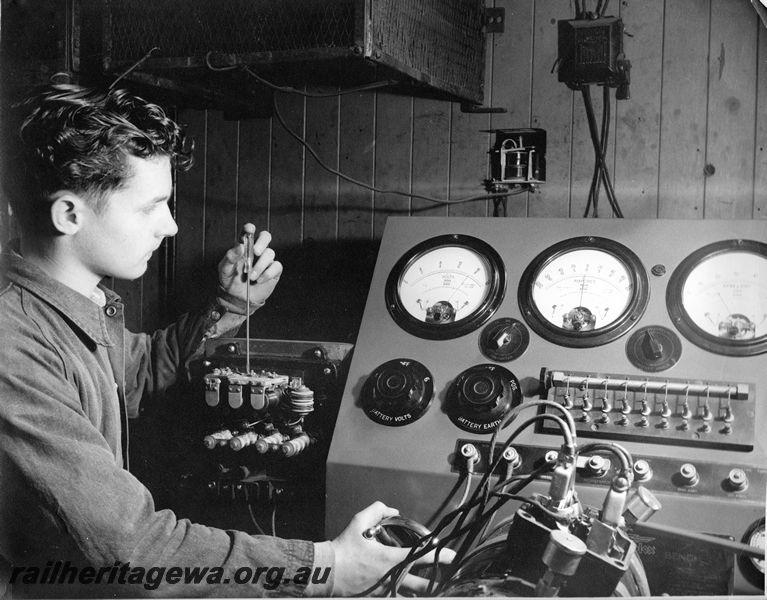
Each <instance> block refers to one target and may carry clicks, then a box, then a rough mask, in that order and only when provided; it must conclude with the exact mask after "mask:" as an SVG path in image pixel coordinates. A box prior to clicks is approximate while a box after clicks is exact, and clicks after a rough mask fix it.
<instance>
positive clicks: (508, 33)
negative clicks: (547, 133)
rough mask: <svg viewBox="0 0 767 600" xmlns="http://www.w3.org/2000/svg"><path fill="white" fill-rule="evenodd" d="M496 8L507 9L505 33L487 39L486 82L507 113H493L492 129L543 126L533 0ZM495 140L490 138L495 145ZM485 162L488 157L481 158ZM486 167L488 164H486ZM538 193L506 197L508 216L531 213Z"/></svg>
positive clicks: (490, 98)
mask: <svg viewBox="0 0 767 600" xmlns="http://www.w3.org/2000/svg"><path fill="white" fill-rule="evenodd" d="M495 5H496V7H498V8H504V9H505V10H506V22H505V26H504V32H503V33H497V34H491V35H490V36H489V39H488V53H487V61H488V62H489V65H488V70H489V76H488V77H489V81H488V82H486V84H485V98H486V100H485V102H486V103H487V104H489V105H490V106H493V107H495V106H497V107H501V108H504V109H505V110H506V112H505V113H494V114H491V115H490V127H491V129H519V128H525V127H543V126H542V125H540V124H539V123H531V118H532V117H531V113H532V108H531V104H530V94H531V90H532V76H533V72H532V64H533V24H534V16H535V12H534V6H535V2H534V0H517V1H512V0H496V3H495ZM493 142H494V140H493V139H491V140H489V142H488V143H489V145H492V144H493ZM482 158H483V160H485V163H487V162H488V157H487V156H486V155H485V156H483V157H482ZM485 168H486V169H487V167H485ZM538 197H539V194H538V193H533V194H529V193H527V192H524V193H522V194H518V195H514V196H509V198H508V199H507V200H506V203H507V214H508V216H509V217H526V216H528V211H529V207H528V203H529V202H537V201H538Z"/></svg>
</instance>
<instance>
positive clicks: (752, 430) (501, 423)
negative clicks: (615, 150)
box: [326, 217, 767, 596]
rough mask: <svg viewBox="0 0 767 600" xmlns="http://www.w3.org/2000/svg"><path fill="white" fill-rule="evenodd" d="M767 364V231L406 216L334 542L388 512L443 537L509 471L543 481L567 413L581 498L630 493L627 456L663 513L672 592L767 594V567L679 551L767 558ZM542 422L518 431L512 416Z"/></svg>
mask: <svg viewBox="0 0 767 600" xmlns="http://www.w3.org/2000/svg"><path fill="white" fill-rule="evenodd" d="M765 354H767V222H763V221H757V220H754V221H736V220H733V221H710V220H699V221H683V220H630V219H493V218H435V217H429V218H419V217H407V218H390V219H389V221H388V222H387V226H386V230H385V232H384V236H383V239H382V243H381V247H380V250H379V256H378V262H377V264H376V268H375V272H374V275H373V279H372V282H371V287H370V292H369V296H368V300H367V304H366V306H365V311H364V314H363V319H362V324H361V327H360V332H359V336H358V338H357V344H356V346H355V351H354V356H353V357H352V360H351V364H350V368H349V376H348V378H347V382H346V387H345V390H344V393H343V397H342V402H341V407H340V411H339V416H338V419H337V422H336V427H335V434H334V439H333V441H332V444H331V448H330V452H329V456H328V465H327V482H328V488H327V489H328V500H327V507H328V509H327V531H326V534H327V535H328V536H333V535H337V533H338V532H339V531H340V530H341V529H342V528H343V527H344V525H345V524H346V523H347V522H348V520H349V519H350V518H351V516H352V515H353V514H354V512H356V511H357V510H359V509H360V508H362V507H363V506H365V505H367V504H369V503H370V502H373V501H375V500H382V501H384V502H386V503H387V504H389V505H391V506H394V507H396V508H397V509H399V511H400V513H401V514H403V515H407V516H408V517H412V518H413V519H416V520H417V521H420V522H421V523H426V524H429V523H431V524H434V523H435V522H437V521H438V520H439V519H440V517H441V516H442V515H444V514H445V513H446V511H449V510H450V509H451V508H452V509H455V508H456V507H458V506H460V505H461V502H462V501H463V500H465V498H466V497H467V494H468V493H469V492H470V490H472V489H473V486H475V485H476V482H477V480H478V478H481V477H483V475H485V474H488V465H490V464H492V463H494V461H495V460H496V458H497V457H496V456H495V454H492V456H491V453H495V452H500V451H503V452H504V456H503V461H505V462H504V463H503V464H505V465H506V467H505V468H506V469H507V471H506V472H507V473H508V472H511V471H510V470H513V472H514V473H536V472H540V471H538V469H540V468H541V467H542V466H545V464H546V463H547V461H549V462H550V463H551V464H553V461H554V460H555V457H556V455H557V453H558V452H561V449H562V447H563V446H562V444H563V441H562V440H563V438H562V433H563V431H562V430H563V424H564V421H563V417H562V416H561V414H562V412H563V411H564V412H565V413H566V414H567V415H568V419H570V420H571V421H572V423H573V431H574V434H575V436H577V444H578V447H579V448H580V449H581V450H582V452H579V453H577V455H576V457H577V461H576V464H575V487H576V490H577V494H578V497H579V498H581V499H582V500H583V501H584V502H586V503H587V504H589V505H594V506H598V505H600V504H601V503H602V501H603V498H604V497H605V494H606V493H609V492H607V489H608V488H610V485H611V482H613V483H614V480H615V477H616V472H617V471H616V469H618V468H623V467H621V466H620V465H617V464H616V460H615V452H614V451H612V452H605V451H604V448H605V447H607V446H610V445H612V444H616V443H617V444H620V445H621V446H623V447H624V448H625V450H626V452H627V453H630V455H631V456H632V457H633V462H632V463H631V464H630V469H631V479H632V484H633V485H635V486H636V485H640V484H641V486H642V487H643V488H645V489H646V490H648V491H650V492H651V493H652V494H654V496H655V498H657V501H658V503H659V505H660V507H661V508H660V510H658V511H657V512H656V513H655V514H654V515H653V516H652V518H651V520H650V522H654V523H656V524H657V526H658V527H660V526H663V527H665V528H666V530H665V532H664V533H663V534H661V533H658V534H657V535H656V534H655V533H652V534H651V533H648V531H649V530H650V526H649V524H648V526H647V528H645V529H642V530H640V529H637V530H635V531H631V530H630V531H629V535H631V536H632V539H634V543H636V544H637V548H638V550H637V552H639V554H640V556H641V555H642V551H644V552H645V558H647V561H646V562H645V568H646V570H647V571H648V579H649V581H650V585H651V591H652V593H653V594H657V595H660V594H664V593H668V594H677V593H680V590H684V589H685V588H686V589H687V590H688V593H691V594H699V595H709V596H710V595H718V594H720V593H724V594H726V593H738V594H762V593H763V589H764V583H763V581H764V561H763V560H761V559H759V558H758V557H757V558H754V557H753V556H751V557H749V556H742V555H739V554H737V553H736V552H734V551H732V550H727V549H724V550H723V549H722V548H716V549H714V550H711V549H710V548H709V547H708V546H706V545H705V544H701V543H696V542H690V538H688V537H684V536H683V535H681V534H679V535H677V534H675V533H669V531H671V528H680V529H684V530H685V531H689V532H692V533H694V534H704V535H709V536H716V537H718V538H719V539H722V540H730V541H732V542H733V543H736V544H737V543H741V544H750V545H754V546H758V545H760V544H761V546H762V547H763V544H764V515H765V493H766V492H767V436H766V435H765V434H764V430H765V428H766V427H767V371H765V369H764V361H765V356H764V355H765ZM535 403H538V404H535ZM527 405H530V406H531V407H532V406H533V405H535V406H534V408H535V410H534V411H533V412H534V413H535V414H536V415H537V416H536V417H535V418H532V419H529V425H528V422H524V423H523V424H522V425H519V423H518V422H517V421H515V424H517V425H519V428H518V429H519V431H518V430H517V427H512V426H510V423H509V419H508V416H509V415H511V414H512V413H515V411H517V410H519V409H523V408H525V407H526V406H527ZM554 405H556V406H554ZM504 432H513V435H514V436H515V437H514V439H513V440H510V443H507V444H506V446H504V445H503V444H502V443H501V441H505V440H506V438H505V436H504ZM496 437H497V440H498V443H497V444H496V443H495V440H496ZM491 459H492V460H491ZM624 467H625V465H624ZM489 475H490V476H491V477H492V478H498V479H500V478H501V477H503V475H502V474H501V473H499V472H493V473H491V474H489ZM550 485H551V481H550V478H548V477H546V476H543V477H538V478H536V479H535V480H534V481H533V482H532V483H531V484H530V489H533V490H534V492H535V493H544V492H546V491H547V490H549V486H550ZM462 486H466V488H465V493H464V494H463V498H461V494H460V493H457V491H458V490H460V488H461V487H462ZM518 507H519V505H518V504H517V505H515V504H514V503H511V504H509V505H508V507H507V508H506V509H505V510H507V513H508V514H512V513H513V512H514V511H515V510H517V509H518ZM525 510H527V509H526V508H525ZM520 511H521V512H524V511H522V510H521V509H520ZM521 512H520V513H519V514H521ZM508 514H507V516H508ZM541 515H543V513H541ZM499 518H502V517H499ZM541 518H542V519H544V520H545V518H546V517H545V515H543V516H542V517H541ZM520 519H521V517H520V518H518V520H517V524H518V526H520V527H522V525H520V523H522V522H523V520H520ZM533 520H534V521H535V519H533ZM708 539H710V538H708ZM510 543H511V542H510ZM520 543H522V544H523V543H524V542H520ZM627 543H628V542H627ZM682 546H684V548H686V550H685V556H682V555H681V554H679V553H675V552H676V551H672V550H670V548H675V547H679V548H681V547H682ZM507 551H508V549H507ZM655 552H657V553H659V556H660V555H662V556H664V557H665V559H663V560H661V559H658V560H655V559H654V558H653V556H654V554H653V556H650V554H651V553H655ZM690 553H692V554H694V557H693V558H694V560H693V559H690V556H688V554H690ZM696 553H697V554H696ZM512 554H513V552H512ZM713 563H716V565H717V569H712V568H711V565H712V564H713ZM661 569H664V571H663V573H661V572H660V570H661ZM463 591H465V590H463Z"/></svg>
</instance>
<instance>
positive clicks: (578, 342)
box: [517, 236, 650, 348]
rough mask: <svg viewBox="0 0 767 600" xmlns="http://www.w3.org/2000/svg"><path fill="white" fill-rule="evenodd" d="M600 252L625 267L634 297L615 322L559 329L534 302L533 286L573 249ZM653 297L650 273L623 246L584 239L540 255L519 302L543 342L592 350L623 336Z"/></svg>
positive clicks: (523, 283)
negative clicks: (547, 267) (603, 325)
mask: <svg viewBox="0 0 767 600" xmlns="http://www.w3.org/2000/svg"><path fill="white" fill-rule="evenodd" d="M581 249H588V250H601V251H602V252H606V253H608V254H612V255H613V256H614V257H615V258H616V259H618V260H619V261H620V262H621V263H623V265H624V266H625V267H626V271H627V272H628V274H629V276H630V277H631V283H632V289H633V292H632V297H631V300H630V301H629V304H628V306H626V308H625V309H624V311H623V313H622V314H621V316H620V317H618V318H617V319H616V320H615V321H613V322H612V323H610V324H609V325H606V326H605V327H600V328H597V329H591V330H587V331H584V330H580V331H568V330H566V329H563V328H561V327H557V326H556V325H554V324H553V323H551V322H549V320H548V319H546V317H544V316H543V314H542V313H541V311H540V310H538V307H537V306H536V304H535V302H534V301H533V286H534V284H535V280H536V279H537V277H538V275H539V274H540V272H541V271H542V270H543V269H544V267H546V265H548V264H549V263H550V262H551V261H552V260H554V259H555V258H558V257H559V256H561V255H562V254H566V253H568V252H572V251H573V250H581ZM649 297H650V283H649V279H648V277H647V271H646V270H645V268H644V265H643V264H642V261H641V260H640V259H639V257H638V256H637V255H636V254H634V253H633V252H632V251H631V250H629V249H628V248H627V247H626V246H624V245H623V244H620V243H618V242H616V241H614V240H611V239H608V238H602V237H596V236H583V237H575V238H570V239H567V240H563V241H561V242H558V243H556V244H554V245H553V246H549V247H548V248H547V249H546V250H544V251H543V252H541V253H540V254H538V256H536V257H535V258H534V259H533V260H532V262H530V264H529V265H528V266H527V268H526V269H525V271H524V273H523V274H522V278H521V279H520V282H519V289H518V291H517V300H518V301H519V308H520V310H521V311H522V316H523V317H524V318H525V321H527V324H528V325H530V328H531V329H532V330H533V331H535V332H536V333H537V334H538V335H540V336H541V337H543V338H544V339H546V340H548V341H550V342H553V343H554V344H557V345H559V346H565V347H568V348H591V347H594V346H601V345H603V344H606V343H608V342H612V341H613V340H615V339H617V338H619V337H621V336H622V335H623V334H625V333H626V332H627V331H629V330H630V329H631V328H632V327H633V326H634V325H636V323H637V322H638V321H639V319H640V318H641V316H642V315H643V314H644V311H645V309H646V308H647V304H648V301H649Z"/></svg>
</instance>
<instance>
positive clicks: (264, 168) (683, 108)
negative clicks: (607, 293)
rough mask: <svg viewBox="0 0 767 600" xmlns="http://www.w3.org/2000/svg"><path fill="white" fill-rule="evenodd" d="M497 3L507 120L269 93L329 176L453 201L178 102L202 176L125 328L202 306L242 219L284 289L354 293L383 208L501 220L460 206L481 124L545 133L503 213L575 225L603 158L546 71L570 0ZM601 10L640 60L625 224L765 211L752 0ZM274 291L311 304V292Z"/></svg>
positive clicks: (477, 207) (473, 174)
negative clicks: (261, 243) (543, 154)
mask: <svg viewBox="0 0 767 600" xmlns="http://www.w3.org/2000/svg"><path fill="white" fill-rule="evenodd" d="M491 4H492V5H495V6H501V7H504V8H505V9H506V23H505V32H504V33H501V34H491V35H490V36H489V38H488V51H487V68H486V77H485V81H486V83H485V90H486V105H488V106H492V107H503V108H505V109H506V110H507V112H506V113H504V114H467V113H463V112H461V110H460V107H459V105H458V104H454V103H450V102H445V101H438V100H432V99H424V98H412V97H403V96H395V95H392V94H388V93H386V92H381V91H379V92H365V93H358V94H352V95H343V96H338V97H333V98H323V99H312V98H305V97H302V96H298V95H290V94H283V93H280V94H278V95H277V102H278V105H279V110H280V112H281V114H282V115H283V116H284V119H285V121H286V122H287V123H288V125H289V126H290V127H291V128H292V129H293V130H294V131H296V132H297V133H299V134H300V135H301V136H302V137H304V138H305V139H306V140H307V141H308V143H309V144H311V146H312V147H313V148H314V149H315V150H316V151H317V153H318V154H319V156H320V157H321V158H322V160H323V161H325V162H326V163H327V164H328V165H329V166H331V167H332V168H334V169H338V170H339V171H341V172H342V173H344V174H346V175H348V176H350V177H353V178H356V179H359V180H362V181H364V182H366V183H368V184H371V185H373V186H375V187H376V188H378V189H380V190H390V189H396V190H401V191H403V192H406V193H407V192H413V193H418V194H423V195H428V196H432V197H435V198H440V199H444V200H446V201H449V202H451V204H447V203H445V204H437V203H432V202H427V201H425V200H421V199H416V198H407V197H403V196H399V195H395V194H391V193H386V192H384V191H378V192H374V191H370V190H367V189H364V188H362V187H359V186H357V185H354V184H352V183H349V182H347V181H345V180H343V179H340V178H339V177H337V176H336V175H334V174H331V173H329V172H328V171H326V170H325V169H323V168H321V167H320V166H319V165H318V163H317V162H316V161H315V160H314V158H312V157H311V156H310V155H309V154H308V153H307V152H306V151H305V150H304V148H302V147H301V146H300V145H299V144H298V143H297V142H296V141H295V140H294V139H293V138H292V137H291V136H290V135H289V134H288V133H287V132H286V131H285V130H284V129H283V127H282V126H281V125H280V123H279V122H278V120H277V119H276V118H271V119H249V120H241V121H227V120H225V119H224V118H223V116H222V114H221V113H220V112H218V111H213V110H207V111H201V110H181V111H180V112H179V114H178V118H179V120H180V121H182V122H183V123H185V124H187V125H188V131H189V133H190V135H192V136H193V137H194V138H195V140H196V148H197V150H196V158H197V166H196V167H195V168H194V169H193V170H192V171H191V172H189V173H186V174H183V175H180V176H179V178H178V185H177V198H176V204H175V209H176V212H177V216H178V222H179V227H180V232H179V234H178V236H177V237H176V239H175V240H174V242H173V247H172V248H171V249H172V250H173V255H174V256H175V260H174V261H173V262H172V263H169V265H168V266H167V267H162V266H158V265H159V264H160V263H161V261H160V260H157V262H158V265H154V266H153V267H152V270H150V272H149V273H148V274H147V275H146V276H145V277H144V278H143V280H142V281H139V282H134V283H131V284H125V283H118V284H116V287H117V289H118V290H119V291H120V292H121V293H122V294H123V295H124V296H128V299H129V302H130V303H131V304H132V305H133V306H135V309H134V312H132V313H130V314H129V317H130V320H131V324H132V326H133V327H134V328H143V329H147V328H150V327H153V326H155V325H156V324H157V323H158V322H159V321H160V320H162V319H163V318H164V317H165V315H166V313H167V314H171V313H173V312H175V311H176V310H179V309H184V308H187V307H188V306H191V305H192V304H194V302H196V301H197V300H198V297H199V295H200V290H201V287H202V286H203V282H204V281H205V279H204V277H203V275H202V274H203V273H207V272H210V271H212V269H213V267H214V265H215V263H216V262H217V261H218V259H219V258H220V257H221V255H222V254H223V252H224V250H225V249H226V248H227V247H228V246H229V245H231V243H232V242H234V240H235V238H236V236H237V232H238V231H239V228H240V227H241V226H242V224H243V223H245V222H247V221H252V222H254V223H255V224H256V225H257V226H258V227H259V229H260V228H267V229H269V230H270V231H271V233H272V234H273V237H274V242H273V246H274V247H275V248H276V249H277V252H278V254H279V255H280V256H281V257H283V262H285V268H286V274H285V278H284V281H287V280H288V278H293V281H299V283H302V284H303V283H307V282H308V283H311V284H319V285H326V286H335V287H339V286H345V285H347V284H348V282H349V281H350V280H349V279H348V277H349V272H348V271H349V268H350V267H351V268H353V269H355V271H356V272H355V273H354V274H353V275H354V276H355V277H357V278H358V279H357V280H355V285H356V284H359V285H360V287H362V288H364V287H365V281H367V279H366V276H367V277H368V278H369V275H370V274H371V273H370V270H371V269H372V264H373V260H374V256H375V243H376V241H377V240H378V239H380V236H381V233H382V231H383V228H384V225H385V222H386V218H387V216H388V215H391V214H411V215H416V214H417V215H449V216H455V217H460V216H489V215H491V214H492V202H489V201H488V200H478V201H472V202H460V203H459V202H457V201H459V200H461V199H463V198H466V197H470V196H474V195H479V194H482V192H483V185H482V182H483V180H484V179H486V178H487V177H488V154H487V152H488V149H489V147H490V145H491V142H492V140H491V137H490V135H489V134H487V133H483V132H482V130H486V129H490V128H499V127H540V128H543V129H545V130H546V131H547V135H548V150H547V182H546V183H545V184H544V185H542V186H540V188H539V189H538V190H537V191H536V192H535V193H529V194H528V193H525V194H523V195H520V196H515V197H511V198H510V199H509V200H508V216H509V217H511V218H519V217H573V218H580V217H582V215H583V212H584V209H585V207H586V196H587V191H588V187H589V184H590V180H591V174H592V169H593V166H594V153H593V149H592V146H591V142H590V137H589V134H588V129H587V123H586V113H585V110H584V107H583V103H582V101H581V97H580V95H579V94H574V93H573V92H572V91H571V90H569V89H568V88H567V87H566V86H565V85H564V84H561V83H559V82H558V81H557V77H556V74H555V73H552V67H553V66H554V63H555V59H556V53H557V25H556V22H557V20H559V19H566V18H571V17H572V14H573V6H572V3H567V2H563V1H562V0H488V5H491ZM587 4H590V5H592V7H593V4H595V2H590V3H587ZM608 14H614V15H619V16H621V17H622V18H623V20H624V23H625V26H626V29H627V32H628V34H629V35H628V36H627V37H626V41H625V49H626V55H627V58H628V59H629V60H630V61H631V64H632V70H631V98H630V99H629V100H625V101H615V99H614V94H613V95H612V98H613V100H612V110H611V115H612V119H611V130H610V139H609V146H608V151H607V156H608V165H609V169H610V172H611V174H612V176H613V181H614V186H615V190H616V195H617V198H618V202H619V203H620V206H621V208H622V210H623V213H624V215H625V216H626V217H627V218H632V217H634V218H663V219H665V218H674V219H680V218H692V219H701V218H706V219H734V218H745V219H761V218H765V217H767V161H766V160H765V158H766V154H767V153H766V152H765V147H767V111H766V110H765V107H767V31H765V28H764V26H763V25H762V23H761V22H760V21H759V19H758V16H757V14H756V12H755V10H754V9H753V7H752V6H751V4H750V1H749V0H642V1H638V0H633V1H632V0H623V1H621V2H617V1H613V2H612V3H610V6H609V10H608ZM593 96H594V99H595V105H596V109H597V119H598V120H599V118H600V113H601V92H600V91H599V90H598V89H594V92H593ZM707 172H708V173H709V174H706V173H707ZM600 209H601V212H600V216H601V217H605V218H609V217H610V211H609V205H608V203H607V200H606V198H605V197H604V195H602V199H601V202H600ZM334 248H335V249H341V252H340V256H339V255H338V253H337V252H336V253H335V254H334V252H333V249H334ZM323 253H324V255H325V256H327V257H328V259H327V261H325V262H323V260H322V259H321V256H318V255H322V254H323ZM369 257H372V258H369ZM291 261H293V262H291ZM366 270H367V273H365V271H366ZM310 271H311V272H310ZM307 277H309V278H310V277H315V279H307ZM345 277H347V278H346V279H345ZM280 287H282V288H285V290H286V291H285V293H286V294H290V295H292V297H293V299H299V298H300V300H301V301H303V302H304V304H303V306H304V307H307V306H310V304H309V303H310V302H311V301H310V299H309V298H308V297H307V296H310V295H311V294H312V293H313V292H312V290H310V289H302V286H301V285H297V284H295V283H294V284H293V285H292V287H291V284H285V285H283V283H282V282H281V284H280ZM278 289H279V288H278ZM348 291H349V290H348V286H347V292H348ZM365 293H366V290H363V291H358V292H355V294H353V301H354V302H356V303H359V302H363V303H364V299H365ZM314 294H317V291H316V290H315V291H314ZM166 295H167V298H168V301H167V302H166V300H165V298H166ZM320 297H321V296H320ZM344 298H345V297H344V296H343V295H340V294H339V295H338V296H331V297H330V301H333V302H341V303H342V302H344ZM321 299H322V300H323V301H325V302H327V301H328V298H327V297H325V298H321ZM346 299H347V300H348V297H346ZM290 300H291V299H290V297H285V298H284V299H282V300H279V301H278V302H276V304H277V305H278V306H283V307H284V306H285V305H287V304H289V303H290ZM315 308H316V310H318V311H322V310H323V309H324V308H326V307H324V306H319V307H313V308H312V310H314V309H315ZM360 311H361V308H360ZM303 314H305V313H303ZM355 314H356V313H355ZM275 318H276V319H278V320H279V318H280V317H279V316H276V317H275ZM353 318H354V317H353V316H352V317H351V319H352V321H353ZM293 324H295V323H293ZM285 325H286V324H285V323H284V322H283V323H282V324H280V325H279V326H280V327H283V326H285ZM298 327H299V330H300V319H299V326H298ZM271 333H272V332H269V334H271ZM321 333H322V334H324V331H321ZM274 334H275V335H277V336H278V337H279V333H278V332H277V331H275V332H274ZM329 334H330V335H332V334H333V332H332V331H330V332H329ZM289 335H290V333H289ZM344 335H345V334H344ZM286 337H288V336H286ZM297 337H302V336H301V335H300V333H298V334H297Z"/></svg>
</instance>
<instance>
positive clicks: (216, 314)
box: [210, 310, 221, 321]
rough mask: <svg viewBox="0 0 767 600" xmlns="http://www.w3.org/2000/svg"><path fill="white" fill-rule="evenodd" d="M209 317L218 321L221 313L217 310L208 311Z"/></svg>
mask: <svg viewBox="0 0 767 600" xmlns="http://www.w3.org/2000/svg"><path fill="white" fill-rule="evenodd" d="M210 318H211V319H212V320H214V321H218V320H219V319H220V318H221V313H220V312H218V311H217V310H212V311H210Z"/></svg>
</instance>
